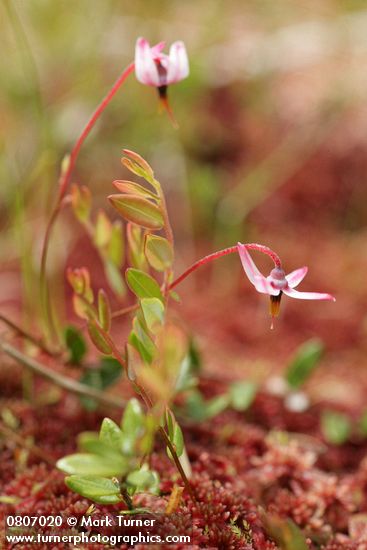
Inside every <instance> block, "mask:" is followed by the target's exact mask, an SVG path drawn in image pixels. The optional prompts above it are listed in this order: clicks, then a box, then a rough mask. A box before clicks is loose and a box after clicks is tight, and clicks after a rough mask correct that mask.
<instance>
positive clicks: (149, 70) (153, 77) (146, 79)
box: [135, 38, 160, 86]
mask: <svg viewBox="0 0 367 550" xmlns="http://www.w3.org/2000/svg"><path fill="white" fill-rule="evenodd" d="M135 74H136V78H137V79H138V80H139V82H141V83H142V84H147V85H148V86H159V84H160V83H159V76H158V70H157V66H156V64H155V62H154V60H153V56H152V51H151V49H150V46H149V42H148V41H147V40H145V38H138V40H137V41H136V48H135Z"/></svg>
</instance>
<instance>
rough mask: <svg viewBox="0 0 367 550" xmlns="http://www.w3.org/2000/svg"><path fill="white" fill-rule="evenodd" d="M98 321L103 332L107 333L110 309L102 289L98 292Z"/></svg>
mask: <svg viewBox="0 0 367 550" xmlns="http://www.w3.org/2000/svg"><path fill="white" fill-rule="evenodd" d="M98 319H99V322H100V325H101V327H102V328H103V330H105V331H106V332H108V331H109V330H110V327H111V307H110V303H109V300H108V296H107V294H106V293H105V291H104V290H103V288H100V289H99V291H98Z"/></svg>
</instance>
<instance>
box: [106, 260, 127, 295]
mask: <svg viewBox="0 0 367 550" xmlns="http://www.w3.org/2000/svg"><path fill="white" fill-rule="evenodd" d="M104 269H105V275H106V278H107V281H108V284H109V285H110V287H111V288H112V290H113V291H114V292H115V293H116V294H117V296H123V295H124V294H125V291H126V287H125V282H124V279H123V277H122V275H121V273H120V270H119V268H118V267H117V266H116V265H115V264H114V263H112V262H111V261H110V260H106V261H105V262H104Z"/></svg>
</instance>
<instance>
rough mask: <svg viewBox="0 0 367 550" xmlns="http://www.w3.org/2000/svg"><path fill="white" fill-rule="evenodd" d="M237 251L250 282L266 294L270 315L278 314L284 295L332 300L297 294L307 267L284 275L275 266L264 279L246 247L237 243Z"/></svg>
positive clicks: (323, 296) (317, 295) (326, 296)
mask: <svg viewBox="0 0 367 550" xmlns="http://www.w3.org/2000/svg"><path fill="white" fill-rule="evenodd" d="M237 250H238V253H239V255H240V258H241V262H242V266H243V269H244V270H245V273H246V275H247V277H248V278H249V279H250V282H251V283H252V284H253V285H254V287H255V288H256V290H257V291H258V292H261V293H262V294H268V295H269V296H270V314H271V316H272V317H273V318H274V317H277V315H278V314H279V308H280V300H281V297H282V294H286V295H287V296H290V297H291V298H298V299H300V300H333V301H334V302H335V298H334V296H332V295H331V294H324V293H320V292H298V291H297V290H294V288H295V287H296V286H297V285H299V283H300V282H301V281H302V280H303V279H304V277H305V276H306V273H307V271H308V268H307V267H300V268H299V269H296V270H295V271H292V272H291V273H289V274H288V275H286V274H285V273H284V271H283V269H282V268H281V267H280V265H279V266H276V267H275V268H274V269H273V270H272V271H271V272H270V275H269V276H268V277H264V275H263V274H262V273H260V271H259V270H258V268H257V267H256V265H255V263H254V262H253V260H252V258H251V256H250V254H249V253H248V251H247V249H246V246H245V245H243V244H241V243H238V244H237Z"/></svg>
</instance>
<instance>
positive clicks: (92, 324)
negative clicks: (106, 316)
mask: <svg viewBox="0 0 367 550" xmlns="http://www.w3.org/2000/svg"><path fill="white" fill-rule="evenodd" d="M88 334H89V336H90V339H91V340H92V342H93V344H94V345H95V346H96V348H97V349H98V350H99V351H100V352H101V353H104V354H105V355H111V353H112V349H111V346H110V344H109V343H108V340H107V338H106V336H105V335H104V334H103V329H102V327H100V326H99V324H98V323H97V322H96V321H94V320H93V319H91V320H90V321H89V322H88Z"/></svg>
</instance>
